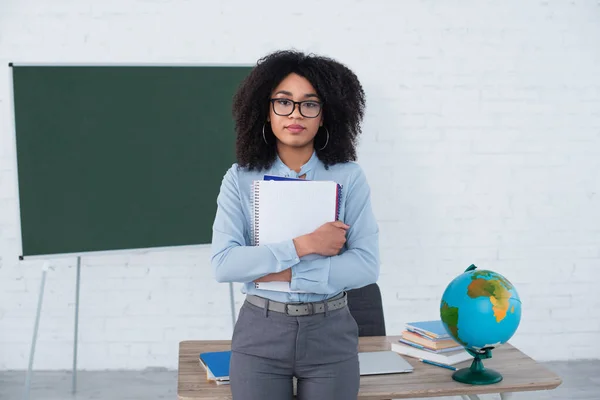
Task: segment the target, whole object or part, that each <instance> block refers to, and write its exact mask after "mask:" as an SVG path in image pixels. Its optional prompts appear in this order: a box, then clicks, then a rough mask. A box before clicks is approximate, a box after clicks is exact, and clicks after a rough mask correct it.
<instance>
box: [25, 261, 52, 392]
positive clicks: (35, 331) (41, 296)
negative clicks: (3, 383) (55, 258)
mask: <svg viewBox="0 0 600 400" xmlns="http://www.w3.org/2000/svg"><path fill="white" fill-rule="evenodd" d="M48 268H49V264H48V263H47V262H44V265H43V266H42V281H41V283H40V294H39V296H38V305H37V312H36V314H35V325H34V327H33V338H32V340H31V350H30V352H29V366H28V368H27V376H26V377H25V393H24V394H23V399H24V400H29V393H30V391H31V374H32V370H33V359H34V356H35V344H36V342H37V334H38V329H39V326H40V315H41V312H42V302H43V299H44V286H45V285H46V274H47V273H48Z"/></svg>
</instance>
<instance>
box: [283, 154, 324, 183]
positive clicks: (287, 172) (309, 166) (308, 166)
mask: <svg viewBox="0 0 600 400" xmlns="http://www.w3.org/2000/svg"><path fill="white" fill-rule="evenodd" d="M318 162H319V158H318V157H317V152H316V151H314V150H313V153H312V156H311V157H310V159H309V160H308V161H307V162H306V164H304V165H303V166H302V167H301V168H300V172H296V171H294V170H293V169H290V168H289V167H288V166H287V165H285V164H284V163H283V161H281V158H279V154H277V166H278V170H279V172H280V173H282V174H283V175H284V176H285V177H287V178H298V177H299V176H302V175H304V174H306V173H308V172H309V171H310V170H312V169H313V168H314V166H315V165H316V164H317V163H318Z"/></svg>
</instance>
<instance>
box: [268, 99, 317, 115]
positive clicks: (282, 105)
mask: <svg viewBox="0 0 600 400" xmlns="http://www.w3.org/2000/svg"><path fill="white" fill-rule="evenodd" d="M270 101H271V104H272V105H273V112H275V114H277V115H281V116H283V117H287V116H288V115H292V113H293V112H294V110H295V109H296V104H298V107H299V109H300V114H301V115H302V116H303V117H306V118H316V117H318V116H319V114H320V113H321V108H322V104H323V103H321V102H319V101H315V100H306V101H293V100H289V99H271V100H270Z"/></svg>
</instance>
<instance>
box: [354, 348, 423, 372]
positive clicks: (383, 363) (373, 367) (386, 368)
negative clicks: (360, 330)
mask: <svg viewBox="0 0 600 400" xmlns="http://www.w3.org/2000/svg"><path fill="white" fill-rule="evenodd" d="M358 362H359V363H360V374H361V375H382V374H400V373H405V372H412V371H413V369H414V368H413V366H412V365H410V363H409V362H408V361H406V360H405V359H404V358H403V357H402V356H401V355H400V354H398V353H396V352H394V351H369V352H359V353H358Z"/></svg>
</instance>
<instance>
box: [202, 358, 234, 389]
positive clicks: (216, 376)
mask: <svg viewBox="0 0 600 400" xmlns="http://www.w3.org/2000/svg"><path fill="white" fill-rule="evenodd" d="M230 360H231V351H211V352H206V353H200V363H201V364H202V366H203V367H204V368H205V369H206V372H207V378H208V379H209V380H214V381H222V382H223V381H229V362H230Z"/></svg>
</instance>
